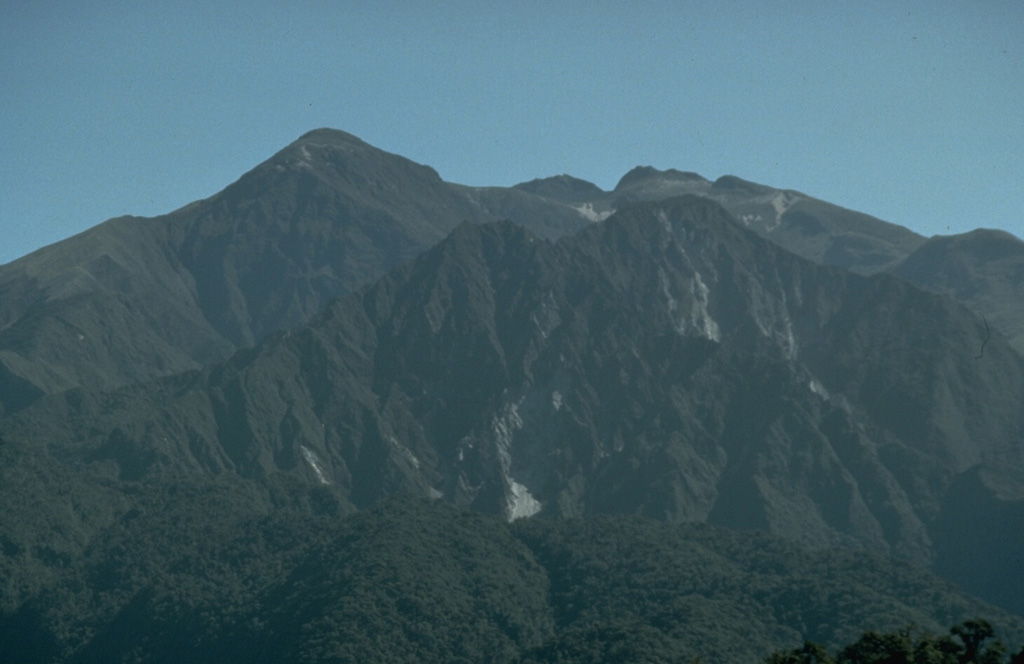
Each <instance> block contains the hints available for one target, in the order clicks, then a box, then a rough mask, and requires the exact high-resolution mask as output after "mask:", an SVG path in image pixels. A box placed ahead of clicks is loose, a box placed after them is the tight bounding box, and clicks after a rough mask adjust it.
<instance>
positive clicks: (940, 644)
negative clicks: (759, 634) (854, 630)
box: [765, 618, 1024, 664]
mask: <svg viewBox="0 0 1024 664" xmlns="http://www.w3.org/2000/svg"><path fill="white" fill-rule="evenodd" d="M995 636H996V632H995V630H994V629H993V627H992V625H991V624H990V623H989V622H988V621H987V620H982V619H977V618H972V619H970V620H965V621H964V622H962V623H960V624H958V625H954V626H953V627H951V628H950V630H949V633H948V634H946V635H942V636H936V635H933V634H930V633H928V632H922V631H920V630H915V629H912V628H902V629H898V630H896V631H892V632H884V633H880V632H874V631H869V632H865V633H864V634H863V635H862V636H861V637H860V638H859V639H857V640H856V641H854V642H853V643H850V644H848V645H846V646H844V647H843V648H841V649H840V650H839V651H838V652H837V653H836V654H834V655H833V654H832V653H830V652H829V650H828V648H826V647H824V646H822V645H820V644H817V643H814V642H811V641H807V642H805V643H804V645H803V646H802V647H800V648H796V649H794V650H790V651H787V652H776V653H773V654H772V655H771V656H770V657H769V658H768V659H766V660H765V662H766V664H1002V663H1003V662H1009V664H1021V663H1022V662H1024V648H1021V649H1020V651H1019V652H1017V654H1015V655H1012V656H1008V655H1007V647H1006V644H1005V643H1003V642H1002V641H1001V640H999V639H997V638H995Z"/></svg>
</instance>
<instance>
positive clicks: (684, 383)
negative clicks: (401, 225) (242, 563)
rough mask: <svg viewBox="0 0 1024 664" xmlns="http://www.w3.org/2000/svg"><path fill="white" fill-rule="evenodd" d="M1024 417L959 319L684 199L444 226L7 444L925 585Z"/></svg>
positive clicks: (6, 430)
mask: <svg viewBox="0 0 1024 664" xmlns="http://www.w3.org/2000/svg"><path fill="white" fill-rule="evenodd" d="M983 344H984V345H985V352H984V353H983V354H982V355H981V356H979V349H980V348H981V347H982V345H983ZM1022 394H1024V362H1022V360H1021V358H1020V357H1019V356H1018V355H1016V354H1015V353H1014V352H1013V351H1012V350H1011V349H1010V348H1009V346H1008V345H1007V344H1006V342H1005V340H1003V339H1002V338H1001V337H998V336H994V337H992V338H991V339H990V340H988V341H987V343H986V334H985V329H984V326H983V324H982V321H980V320H978V319H977V317H976V316H974V315H973V314H971V313H970V312H969V311H967V310H965V309H964V308H962V307H960V306H959V305H957V304H955V303H954V302H952V301H951V300H949V299H947V298H943V297H939V296H935V295H931V294H928V293H925V292H923V291H920V290H918V289H917V288H915V287H913V286H911V285H909V284H907V283H906V282H904V281H902V280H899V279H896V278H894V277H890V276H886V275H876V276H874V277H870V278H865V277H859V276H856V275H853V274H851V273H849V272H846V271H843V270H839V269H836V268H827V267H822V266H819V265H816V264H814V263H811V262H809V261H806V260H803V259H801V258H799V257H797V256H794V255H792V254H789V253H787V252H784V251H782V250H780V249H778V248H777V247H775V246H774V245H773V244H771V243H769V242H767V241H765V240H763V239H761V238H759V237H758V236H756V235H755V234H753V233H751V232H749V231H746V230H744V229H743V228H741V227H739V226H738V225H737V224H736V223H735V222H734V221H733V220H732V219H731V218H730V217H729V215H728V214H727V213H726V212H725V211H724V210H723V209H722V208H721V207H720V206H718V205H717V204H715V203H713V202H711V201H708V200H706V199H701V198H695V197H684V198H681V199H672V200H669V201H663V202H660V203H647V204H637V205H633V206H629V207H627V208H625V209H623V210H620V211H619V212H618V213H617V214H616V215H614V216H613V217H611V218H610V219H608V220H607V221H606V222H604V223H601V224H597V225H593V226H591V227H588V228H587V229H586V230H585V231H583V232H581V233H579V234H577V235H575V236H571V237H567V238H564V239H563V240H561V241H559V242H558V243H557V244H550V243H548V242H545V241H543V240H540V239H537V238H536V237H535V236H533V235H532V234H530V233H528V232H527V231H525V230H524V229H522V228H521V227H518V226H515V225H513V224H511V223H502V224H496V225H486V226H474V225H468V224H466V225H463V226H461V227H459V228H458V229H457V230H456V231H455V232H453V233H452V235H451V236H450V237H449V238H447V239H446V240H445V241H444V242H443V243H441V244H440V245H438V246H437V247H435V248H434V249H432V250H430V251H429V252H427V253H426V254H424V255H423V256H421V257H420V258H419V259H417V260H416V261H415V262H413V263H411V264H407V265H406V266H403V267H402V268H400V269H398V270H397V271H396V272H394V273H392V274H391V275H389V276H388V277H386V278H384V279H382V280H381V281H379V282H378V283H376V284H375V285H374V286H373V287H371V288H367V289H365V290H361V291H360V292H358V293H356V294H353V295H350V296H348V297H346V298H343V299H341V300H339V301H337V302H335V303H333V304H332V305H330V306H329V307H328V308H327V310H326V311H325V312H324V314H322V315H321V316H319V317H318V318H316V319H315V320H314V322H313V323H312V324H310V325H309V326H307V327H304V328H302V329H300V330H297V331H295V332H293V333H288V334H284V335H278V336H275V337H273V338H271V339H269V340H268V341H266V342H265V343H263V344H261V345H259V346H257V347H256V348H255V349H253V350H248V351H243V352H241V353H239V354H236V355H235V356H234V357H233V358H232V359H231V360H230V361H229V362H228V363H226V364H225V365H222V366H217V367H213V368H210V369H208V370H205V371H203V372H196V373H192V374H187V375H182V376H179V377H176V378H172V379H165V380H162V381H160V382H158V383H154V384H152V385H150V386H149V387H147V388H146V389H141V388H132V389H131V390H125V391H120V392H114V393H105V394H104V393H96V392H90V391H85V390H79V391H76V392H72V393H69V394H67V395H61V396H58V397H50V398H46V399H43V400H40V402H38V403H37V404H36V405H35V406H33V407H31V408H29V409H26V410H25V411H24V412H22V413H21V414H19V415H17V416H15V417H11V418H7V420H6V421H5V422H3V423H2V425H0V437H2V438H5V439H8V440H12V441H13V440H21V441H25V442H26V443H31V442H32V441H35V442H36V444H43V443H44V442H45V443H46V444H47V445H48V446H49V448H50V449H51V450H53V453H54V454H56V455H57V456H58V457H59V458H61V459H64V460H66V461H68V462H69V463H71V464H73V465H74V467H76V468H79V469H81V470H82V471H83V472H87V473H91V474H97V475H99V476H103V477H107V478H116V479H118V480H120V481H150V480H151V479H153V478H158V477H162V476H173V475H177V474H180V473H188V472H197V471H203V472H215V473H222V472H232V473H237V474H239V475H241V476H243V477H247V478H254V479H259V478H265V477H271V476H273V475H274V474H276V473H280V472H282V471H283V472H288V473H293V474H296V475H298V476H299V477H303V478H305V480H306V481H307V482H309V483H312V484H318V485H323V486H325V487H330V489H331V490H332V491H335V492H337V493H338V494H339V496H341V497H342V498H343V499H344V500H345V501H350V502H351V503H352V504H354V505H355V506H356V507H360V508H362V507H366V506H369V505H371V504H373V503H375V502H377V501H379V500H381V499H383V498H385V497H387V496H389V495H393V494H395V493H403V492H413V493H418V494H421V495H430V496H444V497H445V498H447V499H448V500H451V501H453V502H456V503H458V504H463V505H470V506H473V507H474V508H475V509H478V510H480V511H484V512H488V513H493V514H501V515H503V516H505V517H506V518H518V517H522V516H529V515H531V514H535V513H537V512H538V511H541V512H543V513H546V514H552V515H560V516H577V515H583V514H593V513H608V512H626V513H640V514H646V515H649V516H654V517H657V518H660V519H665V520H668V521H709V522H711V523H716V524H721V525H725V526H730V527H734V528H740V529H761V530H766V531H769V532H773V533H776V534H779V535H783V536H786V537H788V538H791V539H793V540H796V541H800V542H803V543H806V544H810V545H814V546H824V545H837V544H838V545H845V546H852V547H862V548H870V549H874V550H880V551H885V552H891V553H895V554H896V555H898V556H900V557H903V558H906V559H909V560H912V561H915V562H918V563H922V564H930V563H932V562H933V561H934V559H935V556H936V551H937V550H946V549H943V547H944V546H946V545H947V544H948V538H950V537H953V536H954V534H953V533H954V532H955V530H954V529H949V528H946V527H944V524H947V523H950V522H955V523H961V522H962V521H963V519H964V518H965V517H964V516H963V515H962V514H960V513H957V514H956V515H954V514H953V513H952V512H950V510H954V509H959V507H958V505H960V503H956V504H954V503H951V502H950V501H949V500H948V498H949V496H950V495H951V494H950V492H951V491H952V490H953V487H959V486H961V485H962V484H963V481H962V480H963V478H965V477H967V475H968V474H970V473H976V471H977V469H979V468H983V469H985V470H986V472H985V474H984V475H983V476H982V477H983V478H984V479H985V482H983V486H991V487H994V486H998V487H999V493H998V496H999V500H1001V501H1004V502H1005V501H1008V502H1007V504H1008V505H1010V506H1012V505H1015V504H1018V503H1015V502H1014V501H1020V500H1021V498H1022V497H1024V483H1022V481H1021V478H1022V477H1024V448H1022V446H1021V441H1022V439H1024V416H1022V414H1021V411H1020V409H1019V402H1020V396H1021V395H1022ZM979 501H980V502H979V503H978V504H981V503H983V502H984V500H981V498H979ZM1000 513H1001V514H1005V515H1007V516H1008V517H1012V516H1013V515H1015V514H1017V512H1016V511H1015V510H1014V509H1012V508H1011V509H1007V510H1004V511H1003V512H1000ZM994 518H1002V517H994ZM1000 523H1002V522H1000ZM1002 525H1003V527H1010V525H1011V524H1009V523H1002ZM1014 546H1015V545H1014ZM1014 555H1016V554H1012V555H1010V556H1009V558H1011V559H1012V558H1013V556H1014ZM944 560H945V561H946V562H948V563H949V564H950V565H951V568H949V569H947V570H946V571H947V573H948V574H950V575H951V576H955V575H956V574H957V573H959V571H963V570H965V569H966V568H968V567H970V566H971V565H972V561H970V560H959V561H958V560H955V557H952V556H946V558H944ZM996 573H997V574H998V575H999V576H1001V577H1002V578H1004V579H1005V578H1012V577H1013V574H1012V573H1011V572H1010V571H1009V570H1006V569H1001V570H999V571H997V572H996ZM1010 585H1012V582H1011V584H1010ZM1018 586H1019V582H1018ZM972 588H973V590H975V591H977V592H981V593H991V592H993V589H992V588H990V587H973V586H972Z"/></svg>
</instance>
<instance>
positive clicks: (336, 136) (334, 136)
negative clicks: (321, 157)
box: [292, 127, 368, 147]
mask: <svg viewBox="0 0 1024 664" xmlns="http://www.w3.org/2000/svg"><path fill="white" fill-rule="evenodd" d="M309 144H312V145H336V146H342V145H358V146H361V147H367V146H368V144H367V143H366V142H365V141H363V140H362V139H360V138H358V137H356V136H353V135H352V134H349V133H347V132H344V131H341V130H340V129H331V128H330V127H321V128H319V129H313V130H311V131H307V132H306V133H305V134H303V135H302V136H300V137H299V138H298V140H296V141H294V142H293V143H292V145H309Z"/></svg>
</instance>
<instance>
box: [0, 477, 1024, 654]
mask: <svg viewBox="0 0 1024 664" xmlns="http://www.w3.org/2000/svg"><path fill="white" fill-rule="evenodd" d="M259 486H260V485H257V484H256V483H253V482H246V481H242V480H239V479H237V478H236V477H233V476H222V477H210V476H208V475H196V476H193V477H190V478H179V479H177V480H173V481H165V482H163V483H160V484H157V485H153V486H145V487H144V486H135V488H134V493H132V492H129V493H128V494H127V495H126V496H125V498H124V500H125V501H126V502H125V503H124V504H114V503H109V502H108V503H107V505H108V507H109V511H105V512H102V514H105V515H107V518H108V519H109V524H108V525H107V526H103V527H100V528H99V531H98V532H97V533H96V534H95V535H94V536H93V537H91V538H90V541H88V542H87V543H85V544H81V543H80V542H79V543H78V544H77V546H78V547H79V548H77V549H76V548H75V546H76V542H77V540H69V543H67V544H66V545H65V546H66V547H67V555H66V556H65V557H64V558H62V559H60V560H58V561H55V562H53V564H52V565H47V564H46V561H45V560H41V559H40V560H34V559H33V560H34V562H33V564H32V565H28V566H19V565H20V563H21V562H24V561H25V560H27V558H25V557H24V555H23V556H22V557H21V558H18V557H13V558H12V557H5V558H3V564H4V569H5V570H7V572H8V576H9V577H10V572H11V571H12V570H14V571H17V570H21V577H19V578H22V579H26V578H28V579H32V580H33V583H28V584H23V585H22V586H21V587H22V588H23V589H22V591H21V593H20V595H17V597H18V598H19V599H17V600H11V601H7V600H8V598H9V596H8V595H7V594H6V592H5V597H4V599H5V602H4V604H3V609H2V611H0V661H4V662H7V661H11V662H15V661H16V662H40V663H44V662H45V663H50V662H54V663H55V662H62V663H63V662H100V661H102V662H179V661H191V662H225V663H228V664H230V663H233V662H243V661H244V662H250V661H282V662H283V661H288V662H395V661H417V662H479V661H489V662H510V663H511V662H520V663H522V664H536V663H540V662H602V661H621V662H690V661H692V660H693V659H694V658H695V657H699V658H700V660H701V661H704V662H708V663H710V664H714V663H717V662H721V663H727V662H737V663H738V662H751V661H759V660H762V659H764V658H765V657H766V656H767V655H768V654H769V653H771V652H772V651H774V650H777V649H779V648H783V649H784V648H796V647H797V646H798V645H799V644H800V643H801V642H803V641H805V640H807V641H813V642H820V643H823V644H825V646H822V648H839V647H841V644H843V643H848V642H850V641H852V640H853V639H856V638H857V637H858V635H860V634H862V633H863V632H864V630H865V629H868V630H876V632H873V633H878V634H885V633H888V632H886V630H893V629H898V628H900V627H901V626H903V625H908V624H916V625H919V626H920V628H921V629H922V630H932V631H937V630H941V629H942V628H943V627H942V626H943V625H949V624H953V623H957V622H962V623H963V624H965V625H966V624H969V623H966V622H963V621H966V620H968V619H970V618H971V617H973V616H979V615H984V616H986V617H987V618H988V619H990V620H991V621H992V623H991V624H992V625H994V626H995V627H994V628H993V629H998V630H999V633H1000V634H1003V635H1006V638H1008V639H1010V640H1011V642H1012V643H1017V642H1020V641H1022V640H1024V619H1021V618H1020V617H1018V616H1012V615H1009V614H1006V613H1004V612H1001V611H999V610H998V609H996V608H994V607H991V606H988V605H985V604H983V603H982V602H979V601H977V600H974V599H971V598H969V597H966V596H964V595H962V594H960V593H958V592H956V591H955V590H954V589H953V588H951V587H950V586H948V585H946V584H944V583H942V582H941V581H938V580H937V579H936V578H935V577H933V576H930V575H929V574H927V573H924V572H922V571H919V570H917V569H916V568H913V567H911V566H908V565H903V564H896V563H893V562H891V561H889V560H887V559H885V558H882V557H879V556H870V555H864V554H857V553H854V552H849V551H831V550H828V551H809V550H807V549H804V548H801V547H799V546H797V545H795V544H792V543H788V542H785V541H782V540H779V539H776V538H773V537H770V536H767V535H756V534H741V533H735V532H730V531H725V530H722V529H718V528H713V527H709V526H702V525H685V526H673V525H668V524H664V523H659V522H655V521H649V520H645V519H637V518H633V517H605V518H599V519H587V520H569V521H564V520H537V519H534V520H528V521H520V522H516V523H514V524H512V525H509V524H507V523H505V522H503V521H501V520H498V519H495V518H492V517H488V516H483V515H480V514H476V513H473V512H469V511H467V510H464V509H461V508H457V507H454V506H452V505H450V504H447V503H444V502H441V501H425V500H422V499H417V498H393V499H390V500H388V501H385V502H384V503H382V504H380V505H378V506H376V507H374V508H372V509H369V510H366V511H363V512H359V513H355V514H352V513H351V508H350V506H348V505H347V504H345V503H344V502H341V501H339V500H338V499H336V498H335V497H334V496H333V494H331V493H330V492H329V491H328V490H326V489H321V488H316V489H308V488H305V487H302V486H301V485H299V484H298V483H290V482H288V481H286V480H283V479H279V478H278V479H275V478H271V479H270V480H269V481H267V482H266V483H265V484H263V485H262V486H263V487H266V486H270V487H271V489H269V490H268V489H266V488H259ZM97 514H99V512H97ZM112 515H113V516H112ZM67 523H72V522H71V521H68V522H67ZM88 523H92V524H93V525H94V526H95V525H96V523H97V522H96V521H95V520H94V521H90V522H88ZM78 532H80V533H85V532H86V530H85V526H82V528H81V529H80V530H79V531H78ZM23 553H24V552H23ZM44 572H45V573H44ZM986 624H988V623H986ZM922 633H923V632H922ZM951 638H952V637H951ZM794 652H796V651H794ZM985 652H988V650H986V651H985ZM993 652H994V651H993ZM1000 652H1004V651H1000ZM776 656H777V657H781V656H782V655H776ZM780 661H788V660H780ZM801 661H802V660H801ZM843 661H847V660H843ZM849 661H853V660H849ZM870 661H874V660H870ZM939 661H942V662H945V660H939ZM985 661H986V662H988V660H985Z"/></svg>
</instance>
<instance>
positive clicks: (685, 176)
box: [615, 166, 707, 191]
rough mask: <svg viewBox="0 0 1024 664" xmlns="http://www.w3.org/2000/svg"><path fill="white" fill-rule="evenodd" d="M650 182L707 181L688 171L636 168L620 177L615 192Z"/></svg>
mask: <svg viewBox="0 0 1024 664" xmlns="http://www.w3.org/2000/svg"><path fill="white" fill-rule="evenodd" d="M650 180H669V181H674V182H692V181H696V182H707V179H706V178H704V177H703V176H701V175H700V174H699V173H692V172H690V171H677V170H676V169H674V168H670V169H668V170H667V171H662V170H659V169H657V168H654V167H653V166H637V167H635V168H634V169H633V170H631V171H629V172H628V173H626V174H625V175H623V176H622V179H621V180H619V183H618V184H617V185H615V191H621V190H622V189H625V188H626V187H630V186H633V185H636V184H638V183H641V182H647V181H650Z"/></svg>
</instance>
